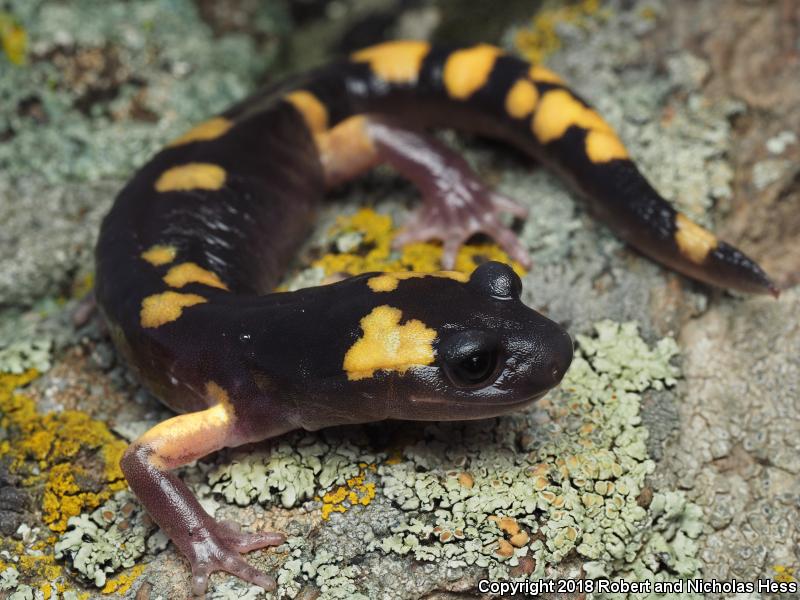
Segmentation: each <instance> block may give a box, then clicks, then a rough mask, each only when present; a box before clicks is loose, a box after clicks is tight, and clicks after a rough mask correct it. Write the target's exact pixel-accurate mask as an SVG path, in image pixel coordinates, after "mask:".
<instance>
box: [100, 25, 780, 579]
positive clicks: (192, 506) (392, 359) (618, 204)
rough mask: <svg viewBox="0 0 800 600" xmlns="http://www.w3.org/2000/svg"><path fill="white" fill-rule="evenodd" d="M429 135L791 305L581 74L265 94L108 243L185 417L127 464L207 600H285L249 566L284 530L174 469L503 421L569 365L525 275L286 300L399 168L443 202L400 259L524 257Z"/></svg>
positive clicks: (354, 76) (163, 179)
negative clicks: (220, 585) (428, 249)
mask: <svg viewBox="0 0 800 600" xmlns="http://www.w3.org/2000/svg"><path fill="white" fill-rule="evenodd" d="M431 126H436V127H453V128H456V129H459V130H466V131H470V132H475V133H478V134H481V135H486V136H491V137H494V138H498V139H500V140H504V141H506V142H508V143H510V144H512V145H514V146H516V147H517V148H519V149H521V150H522V151H524V152H525V153H527V154H529V155H531V156H533V157H535V158H536V159H538V160H540V161H541V162H543V163H545V164H546V165H548V166H550V167H552V168H553V169H554V170H555V171H557V172H558V173H560V174H562V175H565V176H566V178H567V179H568V180H569V181H570V182H571V183H572V184H573V185H574V186H575V188H576V189H577V190H578V191H579V192H580V193H581V195H582V196H584V197H585V198H586V200H587V201H588V202H589V205H590V207H591V209H592V210H593V212H594V213H596V214H597V215H598V216H599V217H600V218H601V219H602V220H603V221H605V222H606V223H607V224H608V226H609V227H610V228H611V229H612V230H613V231H615V232H616V233H617V234H618V235H619V236H620V237H621V238H622V239H624V240H626V241H627V242H629V243H630V244H631V245H632V246H634V247H636V248H637V249H639V250H640V251H641V252H642V253H644V254H646V255H647V256H649V257H651V258H653V259H655V260H657V261H659V262H661V263H663V264H665V265H667V266H669V267H671V268H672V269H675V270H677V271H680V272H681V273H684V274H686V275H688V276H690V277H693V278H695V279H698V280H700V281H703V282H706V283H710V284H713V285H717V286H721V287H727V288H732V289H736V290H741V291H745V292H753V293H765V292H766V293H770V292H771V293H777V292H776V289H775V287H774V286H773V284H772V283H771V282H770V281H769V279H768V278H767V276H766V275H765V273H764V272H763V271H762V270H761V269H760V268H759V267H758V265H756V263H754V262H753V261H752V260H750V259H749V258H747V257H746V256H745V255H744V254H743V253H741V252H740V251H739V250H737V249H736V248H734V247H732V246H730V245H728V244H726V243H724V242H722V241H720V240H718V239H717V238H716V237H715V236H714V235H713V234H712V233H711V232H709V231H707V230H706V229H704V228H702V227H700V226H699V225H697V224H695V223H693V222H692V221H691V220H690V219H688V218H687V217H686V216H684V215H682V214H681V213H679V212H676V211H675V210H674V209H673V208H672V207H671V206H670V205H669V204H668V203H667V202H666V201H665V200H664V199H663V198H662V197H661V196H660V195H659V194H658V193H657V192H656V191H655V190H654V189H653V188H652V187H651V186H650V184H649V183H648V182H647V181H646V180H645V178H644V177H643V176H642V175H641V173H640V172H639V170H638V169H637V168H636V166H635V165H634V163H633V162H632V161H631V160H630V158H629V156H628V152H627V151H626V149H625V146H624V145H623V144H622V142H621V141H620V139H619V138H618V137H617V135H616V134H615V133H614V131H613V130H612V128H611V127H610V126H609V125H608V123H606V122H605V121H604V120H603V119H602V117H600V116H599V115H598V114H597V113H596V112H595V111H594V110H593V109H592V108H591V107H590V106H589V105H588V104H587V103H586V102H585V101H584V100H583V99H581V98H580V97H579V96H578V95H576V94H575V93H574V92H572V91H571V90H570V89H569V88H568V87H567V86H566V84H565V83H564V81H562V80H561V79H560V78H559V77H558V76H557V75H555V74H554V73H552V72H551V71H548V70H547V69H544V68H542V67H541V66H531V65H530V64H528V63H526V62H525V61H523V60H521V59H520V58H518V57H516V56H513V55H511V54H508V53H507V52H504V51H503V50H501V49H499V48H496V47H493V46H489V45H485V44H478V45H475V46H470V47H462V48H444V47H439V46H433V45H430V44H428V43H426V42H420V41H396V42H388V43H384V44H380V45H378V46H374V47H371V48H367V49H365V50H361V51H359V52H356V53H354V54H353V55H351V56H350V57H348V58H347V59H344V60H341V61H338V62H335V63H332V64H330V65H328V66H325V67H322V68H320V69H318V70H315V71H312V72H310V73H308V74H306V75H302V76H299V77H297V78H295V79H294V80H292V81H290V82H289V83H287V84H285V85H284V86H279V87H273V88H271V89H269V90H266V91H264V92H261V93H257V94H255V95H254V96H252V97H250V98H249V99H247V100H245V101H243V102H241V103H240V104H238V105H236V106H234V107H232V108H231V109H229V110H228V111H226V112H224V113H223V114H221V115H219V116H217V117H214V118H212V119H210V120H208V121H206V122H205V123H202V124H200V125H198V126H196V127H195V128H193V129H191V130H190V131H189V132H187V133H186V134H185V135H183V136H182V137H180V138H178V139H176V140H174V141H173V142H171V143H170V144H168V145H167V147H166V148H164V149H163V150H162V151H161V152H159V153H158V154H157V155H156V156H155V157H154V158H153V159H152V160H151V161H150V162H148V163H147V164H146V165H145V166H144V167H142V169H141V170H140V171H139V172H138V173H137V174H136V175H135V176H134V178H133V179H132V180H131V181H130V182H129V183H128V184H127V185H126V186H125V188H124V189H123V190H122V192H121V193H120V194H119V196H118V197H117V199H116V202H115V204H114V206H113V208H112V209H111V212H110V213H109V214H108V216H107V217H106V218H105V221H104V222H103V226H102V230H101V232H100V238H99V242H98V244H97V287H96V295H97V299H98V303H99V305H100V307H101V309H102V312H103V314H104V315H105V317H106V319H107V322H108V324H109V328H110V331H111V332H112V336H113V338H114V341H115V343H116V345H117V347H118V349H119V350H120V351H121V353H122V354H124V355H125V357H126V358H127V360H128V361H129V363H130V364H131V365H132V366H133V367H134V368H135V369H136V371H137V372H138V373H139V375H140V376H141V378H142V380H143V381H144V382H145V383H146V384H147V386H148V387H149V388H150V389H151V390H152V391H153V392H154V393H155V394H156V395H157V396H158V397H159V398H161V399H162V400H163V401H164V402H165V403H166V404H167V405H168V406H170V407H171V408H173V409H174V410H176V411H177V412H179V413H182V414H180V415H179V416H176V417H174V418H172V419H169V420H168V421H165V422H163V423H161V424H159V425H157V426H155V427H154V428H152V429H151V430H150V431H148V432H147V433H145V434H144V435H143V436H142V437H140V438H139V439H137V440H136V441H135V442H133V443H132V444H131V446H130V447H129V449H128V451H127V452H126V454H125V456H124V458H123V460H122V468H123V470H124V472H125V476H126V477H127V480H128V482H129V483H130V486H131V488H132V489H133V491H134V492H135V493H136V495H137V496H138V497H139V499H140V500H141V501H142V502H143V504H144V505H145V507H146V508H147V510H148V511H149V512H150V514H151V515H152V516H153V518H154V519H155V520H156V522H157V523H158V524H159V525H160V526H161V527H162V529H164V531H165V532H166V533H167V535H169V537H170V538H171V539H172V541H173V542H174V543H175V544H176V545H177V546H178V548H179V549H180V550H181V552H182V553H183V554H184V555H185V556H186V557H187V558H188V560H189V562H190V564H191V568H192V572H193V578H194V589H195V591H197V592H201V591H203V590H204V589H205V586H206V581H207V577H208V574H209V573H210V572H212V571H215V570H220V569H221V570H225V571H228V572H230V573H233V574H236V575H238V576H239V577H242V578H243V579H246V580H248V581H251V582H253V583H256V584H258V585H261V586H263V587H265V588H272V587H274V585H275V582H274V580H273V579H272V578H271V577H268V576H267V575H265V574H263V573H261V572H259V571H258V570H256V569H254V568H253V567H251V566H250V565H249V564H248V563H247V562H246V561H245V560H244V559H243V558H242V557H241V553H243V552H247V551H249V550H252V549H255V548H260V547H264V546H271V545H276V544H280V543H281V542H282V541H283V536H282V535H280V534H277V533H243V532H240V531H237V530H235V529H234V528H232V527H230V526H229V525H224V524H221V523H219V522H217V521H215V520H214V519H213V518H212V517H211V516H209V515H208V514H207V513H206V512H205V511H204V510H203V509H202V508H201V507H200V504H199V503H198V502H197V499H196V498H195V497H194V496H193V495H192V494H191V492H190V491H189V490H188V489H187V487H186V486H185V485H184V484H183V483H182V482H181V481H180V480H179V479H178V478H177V477H176V476H175V475H174V474H173V473H172V472H171V470H172V469H174V468H175V467H178V466H180V465H183V464H186V463H188V462H190V461H192V460H195V459H197V458H200V457H202V456H205V455H207V454H209V453H211V452H214V451H216V450H219V449H220V448H224V447H230V446H236V445H239V444H243V443H246V442H252V441H256V440H262V439H265V438H269V437H272V436H276V435H279V434H281V433H284V432H286V431H289V430H292V429H296V428H304V429H309V430H315V429H319V428H321V427H327V426H331V425H339V424H343V423H362V422H367V421H375V420H380V419H386V418H393V419H423V420H427V419H434V420H443V419H473V418H481V417H489V416H494V415H499V414H503V413H506V412H509V411H512V410H516V409H519V408H520V407H523V406H525V405H526V404H528V403H530V402H531V401H533V400H536V399H537V398H539V397H541V396H542V395H543V394H545V393H546V392H547V391H548V390H549V389H551V388H552V387H553V386H555V385H557V384H558V383H559V381H560V380H561V378H562V376H563V375H564V372H565V371H566V369H567V367H568V366H569V364H570V361H571V359H572V343H571V340H570V337H569V336H568V335H567V333H566V332H565V331H564V330H563V329H562V328H561V327H560V326H559V325H557V324H556V323H553V322H552V321H550V320H548V319H546V318H545V317H543V316H542V315H540V314H538V313H537V312H535V311H534V310H532V309H530V308H528V307H527V306H525V305H524V304H523V303H522V302H521V301H520V288H521V282H520V279H519V277H517V275H516V274H515V273H514V272H513V271H512V270H511V269H510V268H509V267H507V266H505V265H501V264H499V263H486V264H484V265H482V266H480V267H479V268H478V269H477V270H475V272H474V273H472V275H471V276H466V275H462V274H460V273H455V272H452V271H442V272H439V273H435V274H427V275H426V274H418V273H409V272H404V273H394V274H381V273H369V274H364V275H359V276H357V277H352V278H350V279H346V280H344V281H341V282H339V283H335V284H331V285H326V286H321V287H314V288H309V289H303V290H300V291H296V292H287V293H272V291H273V289H274V287H275V285H276V283H277V281H278V279H279V277H280V276H281V274H282V273H283V271H284V270H285V268H286V265H287V263H288V262H289V261H290V259H291V258H292V257H293V254H294V253H295V252H296V250H297V248H298V245H299V244H300V243H301V242H302V241H303V239H304V236H305V235H306V233H307V232H308V230H309V227H310V225H311V224H312V222H313V217H314V212H315V209H316V207H317V206H318V205H319V203H320V201H321V199H322V197H323V194H324V192H325V190H326V189H327V188H329V187H331V186H333V185H336V184H337V183H339V182H342V181H345V180H348V179H351V178H352V177H355V176H357V175H358V174H360V173H362V172H364V171H366V170H367V169H370V168H372V167H374V166H375V165H377V164H380V163H386V164H389V165H391V166H392V167H394V168H395V169H396V170H397V171H399V172H400V173H401V174H402V175H403V176H405V177H407V178H408V179H410V180H411V181H412V182H413V183H415V184H416V186H417V187H418V188H419V189H420V191H421V192H422V196H423V200H424V202H423V205H422V207H421V209H420V210H419V211H418V212H417V213H416V215H414V216H413V217H411V220H410V223H409V224H407V226H406V229H405V231H404V232H403V233H402V234H401V235H400V238H399V239H398V242H399V243H406V242H410V241H416V240H427V239H431V238H438V239H441V240H442V241H443V245H444V252H443V263H444V266H445V268H450V267H451V266H452V264H453V261H454V258H455V254H456V251H457V250H458V248H459V246H460V245H461V244H462V243H463V242H464V241H465V240H466V239H467V238H468V237H469V236H470V235H472V234H473V233H476V232H483V233H486V234H488V235H489V236H491V237H493V238H494V239H495V240H497V241H498V243H499V244H500V245H501V246H502V247H504V248H505V249H506V250H507V251H508V252H509V254H510V255H511V256H512V257H514V258H516V259H517V260H519V261H521V262H522V263H523V264H525V263H527V262H528V253H527V250H526V248H525V247H524V246H523V245H522V244H521V243H520V242H519V240H517V238H516V237H515V235H514V234H513V233H512V232H511V230H509V229H508V228H506V227H505V226H504V225H503V224H502V222H501V221H500V219H499V215H500V213H501V212H510V213H513V214H515V215H517V216H524V215H525V212H526V211H525V210H524V209H523V208H521V207H520V206H519V205H518V204H516V203H515V202H514V201H513V200H511V199H509V198H506V197H504V196H502V195H500V194H497V193H495V192H492V191H491V190H489V189H487V188H486V186H485V185H484V184H483V183H482V182H481V181H479V180H478V178H477V177H476V176H475V174H474V173H473V172H472V171H471V170H470V169H469V168H468V166H467V165H466V163H465V162H464V160H463V159H462V158H460V157H459V156H456V155H455V154H454V153H453V152H452V151H450V150H448V149H447V148H446V147H445V146H443V145H442V144H441V143H440V142H438V141H436V140H432V139H430V138H429V137H426V136H425V135H424V134H423V133H422V132H421V130H423V129H424V128H426V127H431Z"/></svg>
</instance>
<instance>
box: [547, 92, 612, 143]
mask: <svg viewBox="0 0 800 600" xmlns="http://www.w3.org/2000/svg"><path fill="white" fill-rule="evenodd" d="M572 126H576V127H581V128H583V129H586V130H589V131H599V132H604V133H609V134H612V135H614V130H613V129H612V128H611V125H609V124H608V123H606V122H605V121H604V120H603V118H602V117H601V116H600V115H598V114H597V113H596V112H595V111H593V110H592V109H591V108H587V107H585V106H584V105H583V104H581V103H580V101H579V100H578V99H577V98H575V96H573V95H572V94H570V93H569V92H568V91H566V90H552V91H549V92H547V93H546V94H545V95H544V96H542V99H541V101H540V102H539V107H538V108H537V109H536V113H535V114H534V116H533V123H532V128H533V133H534V135H535V136H536V139H538V140H539V141H540V142H541V143H542V144H546V143H547V142H551V141H553V140H557V139H559V138H560V137H562V136H563V135H564V134H565V133H566V132H567V129H569V128H570V127H572Z"/></svg>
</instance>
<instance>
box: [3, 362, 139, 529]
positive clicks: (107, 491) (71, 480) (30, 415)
mask: <svg viewBox="0 0 800 600" xmlns="http://www.w3.org/2000/svg"><path fill="white" fill-rule="evenodd" d="M36 376H37V372H36V371H33V370H31V371H27V372H26V373H24V374H23V375H18V376H17V375H0V427H2V428H3V429H5V430H6V431H7V432H8V436H7V439H5V440H3V441H1V442H0V457H2V458H6V459H7V460H8V461H9V463H10V469H11V470H12V472H14V473H16V474H18V475H20V476H21V477H23V482H24V485H26V486H36V485H38V484H42V485H43V488H44V489H43V495H42V502H41V508H42V520H43V521H44V523H45V524H47V525H48V527H49V528H50V529H51V530H52V531H56V532H58V531H64V530H65V529H66V526H67V520H68V519H69V518H70V517H72V516H76V515H78V514H80V513H81V512H82V511H84V510H86V509H90V510H91V509H94V508H96V507H97V506H99V505H100V504H101V503H102V502H104V501H105V500H107V499H108V498H110V497H111V494H112V493H113V492H114V491H116V490H120V489H122V488H124V487H125V485H126V484H125V480H124V478H123V475H122V471H121V470H120V468H119V459H120V457H121V456H122V453H123V452H124V451H125V443H124V442H122V441H121V440H119V439H118V438H116V437H115V436H114V435H113V434H112V433H111V432H110V431H109V430H108V427H107V426H106V424H105V423H102V422H101V421H96V420H94V419H92V418H91V417H90V416H89V415H88V414H86V413H83V412H80V411H75V410H65V411H62V412H52V413H47V414H42V413H40V412H39V411H38V410H37V409H36V406H35V404H34V401H33V400H32V399H31V398H29V397H27V396H25V395H24V394H19V393H15V392H14V389H15V388H17V387H20V386H23V385H25V384H27V383H29V382H30V381H32V380H33V379H34V378H35V377H36Z"/></svg>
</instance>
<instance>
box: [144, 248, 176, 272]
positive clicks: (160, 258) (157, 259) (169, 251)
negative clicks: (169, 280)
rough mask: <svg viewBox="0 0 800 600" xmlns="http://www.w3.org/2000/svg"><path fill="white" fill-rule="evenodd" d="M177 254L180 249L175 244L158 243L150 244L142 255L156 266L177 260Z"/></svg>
mask: <svg viewBox="0 0 800 600" xmlns="http://www.w3.org/2000/svg"><path fill="white" fill-rule="evenodd" d="M177 254H178V249H177V248H175V246H166V245H163V244H156V245H155V246H150V248H148V249H147V250H145V251H144V252H142V253H141V254H140V256H141V257H142V258H143V259H144V260H146V261H147V262H149V263H150V264H151V265H153V266H154V267H160V266H161V265H168V264H169V263H171V262H172V261H173V260H175V257H176V256H177Z"/></svg>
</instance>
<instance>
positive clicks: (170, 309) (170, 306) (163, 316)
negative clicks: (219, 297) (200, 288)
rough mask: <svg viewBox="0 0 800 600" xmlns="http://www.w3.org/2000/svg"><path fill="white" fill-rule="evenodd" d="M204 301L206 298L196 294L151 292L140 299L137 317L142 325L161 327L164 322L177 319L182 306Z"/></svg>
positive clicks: (185, 306) (181, 311)
mask: <svg viewBox="0 0 800 600" xmlns="http://www.w3.org/2000/svg"><path fill="white" fill-rule="evenodd" d="M204 302H208V300H206V299H205V298H203V297H202V296H198V295H197V294H180V293H178V292H162V293H160V294H153V295H152V296H148V297H147V298H145V299H144V300H142V309H141V311H140V312H139V319H140V321H141V324H142V327H161V326H162V325H164V324H165V323H171V322H172V321H177V320H178V318H180V316H181V314H182V313H183V309H184V308H187V307H189V306H194V305H195V304H202V303H204Z"/></svg>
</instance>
